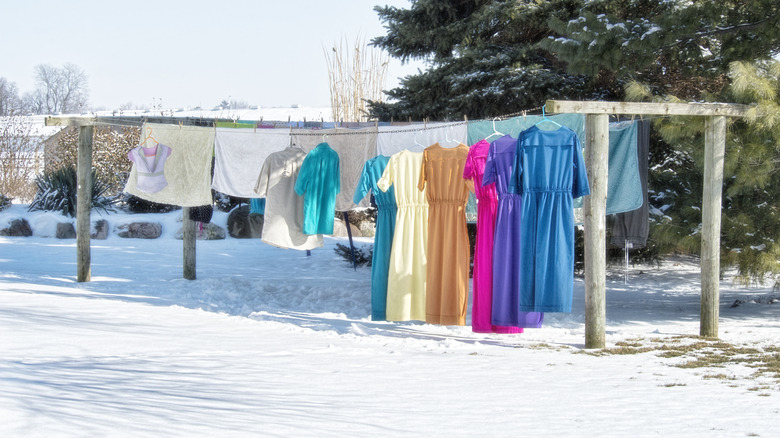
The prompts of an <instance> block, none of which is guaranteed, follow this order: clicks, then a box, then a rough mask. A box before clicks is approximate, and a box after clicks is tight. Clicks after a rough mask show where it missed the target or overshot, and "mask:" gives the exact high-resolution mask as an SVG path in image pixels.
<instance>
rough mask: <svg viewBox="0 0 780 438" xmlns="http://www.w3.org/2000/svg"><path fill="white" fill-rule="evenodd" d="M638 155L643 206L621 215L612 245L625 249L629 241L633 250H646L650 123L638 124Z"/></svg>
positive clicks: (615, 222) (616, 219) (613, 234)
mask: <svg viewBox="0 0 780 438" xmlns="http://www.w3.org/2000/svg"><path fill="white" fill-rule="evenodd" d="M637 123H638V124H637V145H636V155H637V164H638V168H639V182H640V184H641V191H642V205H641V206H640V207H639V208H637V209H635V210H631V211H627V212H624V213H619V214H617V215H616V216H615V220H614V222H613V223H612V238H611V240H610V243H611V244H612V245H615V246H619V247H621V248H622V247H624V246H625V244H626V241H628V242H629V243H630V244H631V245H632V248H644V246H645V245H646V244H647V236H648V234H649V233H650V215H649V208H648V203H647V168H648V154H649V150H650V122H649V121H639V122H637Z"/></svg>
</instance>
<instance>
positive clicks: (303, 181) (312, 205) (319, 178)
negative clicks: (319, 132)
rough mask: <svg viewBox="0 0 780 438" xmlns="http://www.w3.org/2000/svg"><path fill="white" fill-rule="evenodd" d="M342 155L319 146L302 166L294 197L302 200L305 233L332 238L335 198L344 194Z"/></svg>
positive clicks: (327, 146)
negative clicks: (340, 162)
mask: <svg viewBox="0 0 780 438" xmlns="http://www.w3.org/2000/svg"><path fill="white" fill-rule="evenodd" d="M339 169H340V167H339V154H338V153H337V152H336V151H334V150H333V149H331V147H330V146H329V145H328V144H327V143H320V144H318V145H317V147H316V148H314V149H312V150H311V152H309V153H308V154H306V158H304V160H303V164H301V171H300V173H299V174H298V179H297V180H296V181H295V193H297V194H298V195H299V196H303V233H304V234H310V235H311V234H333V217H334V215H335V213H336V195H338V194H339V192H340V191H341V175H340V170H339Z"/></svg>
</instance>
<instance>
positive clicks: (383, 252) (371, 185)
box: [352, 155, 398, 321]
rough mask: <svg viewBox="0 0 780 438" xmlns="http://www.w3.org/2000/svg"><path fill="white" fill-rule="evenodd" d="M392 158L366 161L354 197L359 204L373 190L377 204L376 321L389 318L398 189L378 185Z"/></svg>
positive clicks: (374, 257) (373, 275)
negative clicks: (390, 280)
mask: <svg viewBox="0 0 780 438" xmlns="http://www.w3.org/2000/svg"><path fill="white" fill-rule="evenodd" d="M389 160H390V157H386V156H384V155H379V156H377V157H374V158H372V159H370V160H368V161H366V164H364V165H363V172H362V174H361V175H360V180H359V181H358V185H357V189H355V196H354V197H353V199H352V200H353V201H354V202H355V204H358V203H360V201H361V200H362V199H363V198H364V197H365V196H366V195H367V194H368V192H369V191H371V192H373V194H374V200H375V202H376V207H377V214H376V232H375V233H374V253H373V255H372V257H371V319H372V320H374V321H384V320H386V319H387V312H386V311H387V275H388V271H389V269H390V249H391V248H392V247H393V234H394V233H395V215H396V213H397V212H398V206H397V205H396V203H395V190H388V191H386V192H383V191H381V190H379V189H378V187H377V186H376V183H377V181H379V178H381V177H382V172H384V170H385V167H387V162H388V161H389ZM391 187H392V186H391Z"/></svg>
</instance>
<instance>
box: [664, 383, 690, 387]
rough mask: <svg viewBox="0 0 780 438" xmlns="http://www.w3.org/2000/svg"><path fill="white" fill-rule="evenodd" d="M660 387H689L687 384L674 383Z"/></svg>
mask: <svg viewBox="0 0 780 438" xmlns="http://www.w3.org/2000/svg"><path fill="white" fill-rule="evenodd" d="M660 386H663V387H664V388H673V387H675V386H688V385H687V384H685V383H677V382H674V383H664V384H663V385H660Z"/></svg>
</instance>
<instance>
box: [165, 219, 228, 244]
mask: <svg viewBox="0 0 780 438" xmlns="http://www.w3.org/2000/svg"><path fill="white" fill-rule="evenodd" d="M225 237H227V232H226V231H225V229H224V228H222V227H220V226H219V225H217V224H215V223H213V222H209V223H203V222H195V239H197V240H222V239H224V238H225ZM176 238H177V239H179V240H182V239H184V228H179V231H178V232H176Z"/></svg>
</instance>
